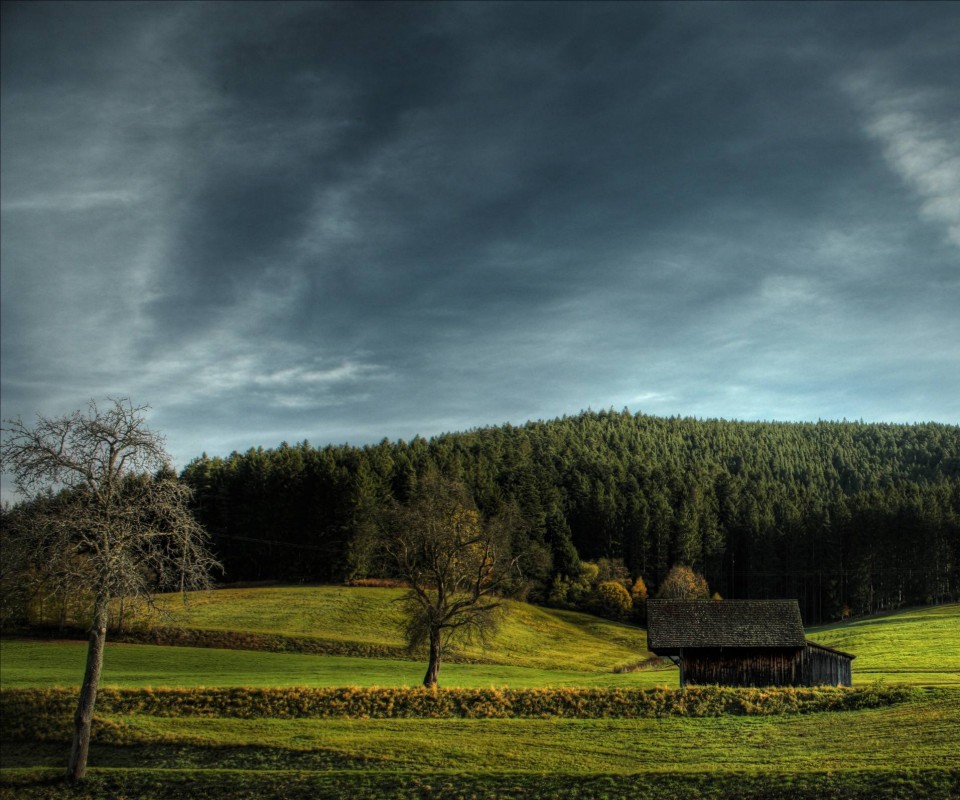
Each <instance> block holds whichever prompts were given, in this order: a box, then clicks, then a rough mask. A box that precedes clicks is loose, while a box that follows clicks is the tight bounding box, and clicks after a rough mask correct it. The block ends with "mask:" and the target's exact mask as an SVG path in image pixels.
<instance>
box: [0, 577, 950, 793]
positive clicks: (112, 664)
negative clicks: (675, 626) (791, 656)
mask: <svg viewBox="0 0 960 800" xmlns="http://www.w3.org/2000/svg"><path fill="white" fill-rule="evenodd" d="M226 592H234V594H232V595H231V594H228V593H226ZM397 594H398V593H397V592H392V593H391V590H385V589H346V588H342V589H341V588H339V587H326V588H322V587H317V588H301V587H297V588H287V589H259V590H223V591H220V592H216V593H213V594H212V595H209V596H206V595H205V596H202V597H197V598H195V600H196V602H194V603H193V604H192V605H191V607H190V608H189V609H188V610H187V611H185V612H184V611H182V610H177V612H176V613H177V614H178V615H182V616H181V617H180V618H181V621H182V623H183V624H184V625H194V626H196V627H197V628H199V629H208V630H246V628H242V627H239V626H241V625H248V624H249V625H255V626H257V627H256V630H259V631H263V632H268V633H283V634H285V635H289V636H301V637H302V636H309V635H313V636H318V637H321V638H326V639H333V638H335V636H339V637H341V639H342V640H343V641H348V642H362V641H366V642H368V643H380V644H382V643H399V642H400V641H401V640H400V639H399V638H398V631H397V627H396V625H397V619H396V618H394V617H391V616H390V613H388V611H389V609H391V608H392V609H395V608H396V604H393V605H390V603H391V601H392V598H393V597H395V596H396V595H397ZM351 597H353V599H351ZM298 609H299V610H298ZM323 609H327V611H323ZM301 612H302V615H301ZM328 612H329V616H327V613H328ZM354 614H356V615H357V616H356V618H355V617H354V616H353V615H354ZM378 614H379V615H380V618H379V622H374V621H373V619H372V618H373V617H377V615H378ZM338 615H339V616H338ZM391 619H392V620H393V621H392V622H391ZM331 620H333V621H331ZM368 623H369V624H368ZM218 625H219V626H224V627H222V628H218V627H216V626H218ZM808 633H809V636H810V638H811V639H813V640H815V641H819V642H822V643H824V644H827V645H830V646H832V647H837V648H839V649H841V650H846V651H848V652H852V653H854V654H855V655H856V656H857V659H856V660H855V661H854V663H853V674H854V680H855V682H856V683H858V684H865V683H871V682H874V681H876V680H878V679H882V680H885V681H887V682H890V683H900V682H903V683H909V684H912V685H914V686H925V687H939V688H925V689H921V690H917V691H915V692H914V695H913V697H912V698H911V699H909V700H908V701H906V702H903V703H900V704H897V705H893V706H888V707H884V708H875V709H863V710H859V711H842V712H824V713H812V714H800V715H781V716H774V717H737V716H721V717H716V718H698V719H686V718H676V717H667V718H662V719H597V718H594V719H387V720H382V719H314V718H309V719H278V718H258V719H237V718H227V717H188V716H179V717H161V716H151V715H146V714H126V715H121V714H104V715H102V720H103V724H107V725H112V726H114V728H113V729H114V730H121V731H122V733H123V738H122V739H120V740H118V741H123V742H124V743H123V744H116V745H107V744H105V743H104V742H100V743H99V744H95V745H94V747H93V750H92V753H91V767H92V769H91V778H90V780H89V781H88V782H87V783H86V784H85V785H84V786H83V787H82V788H80V789H79V790H77V791H74V790H72V789H71V790H68V789H66V788H65V787H64V786H63V785H62V784H61V783H60V782H59V779H58V776H59V774H60V773H61V772H62V769H63V762H64V759H65V757H66V746H65V745H64V744H62V743H61V744H58V743H48V742H39V741H19V742H18V741H4V742H3V748H2V762H0V766H2V767H3V770H2V774H0V797H2V798H7V797H9V798H13V797H17V798H20V797H27V798H58V799H59V798H63V797H90V798H93V797H115V798H123V797H138V798H144V800H149V798H157V799H158V800H159V798H175V797H181V796H206V797H208V798H209V800H219V798H227V797H229V798H259V797H283V798H290V800H294V799H297V800H299V798H310V799H311V800H315V799H316V798H328V797H329V798H350V800H366V798H377V800H380V799H381V798H385V797H391V798H437V797H443V798H451V800H453V799H454V798H455V799H456V800H466V799H467V798H471V797H511V798H513V797H516V798H520V797H524V798H528V797H529V798H538V800H546V798H555V797H556V798H560V797H563V798H578V800H579V799H581V798H588V797H590V798H603V797H606V798H609V800H613V798H627V797H629V798H631V800H638V799H639V800H645V799H646V798H650V800H652V799H653V798H655V797H656V798H659V797H664V796H670V797H673V798H675V799H676V800H686V799H687V798H689V799H690V800H693V798H698V800H719V799H720V798H724V797H741V798H749V799H750V800H787V799H788V798H789V799H790V800H796V799H797V798H800V800H813V798H821V797H822V798H836V799H837V800H841V799H842V800H861V799H862V800H866V798H901V797H902V798H907V797H909V798H913V797H924V798H936V800H941V798H942V800H947V798H953V797H957V796H960V755H958V752H960V751H958V748H957V740H958V738H957V731H958V730H960V605H957V604H954V605H950V606H941V607H938V608H925V609H916V610H907V611H904V612H900V613H897V614H891V615H887V616H884V617H873V618H870V619H864V620H858V621H854V622H848V623H843V624H839V625H831V626H825V627H821V628H817V629H813V630H811V631H809V632H808ZM645 644H646V642H645V638H644V637H643V632H642V631H638V630H637V629H635V628H631V627H630V626H622V625H614V624H613V623H606V622H603V621H600V620H595V619H594V618H591V617H585V616H584V615H578V614H571V613H567V612H557V611H549V610H544V609H535V608H533V607H525V606H521V605H519V604H515V605H514V606H513V607H511V609H510V614H509V615H508V617H507V621H506V624H505V625H504V627H503V628H502V629H501V631H500V633H499V634H498V637H497V639H495V640H494V641H493V642H492V643H491V644H490V645H488V646H487V647H486V648H483V647H481V646H480V645H472V646H471V647H473V648H476V649H475V650H473V651H469V648H468V651H469V652H473V653H474V654H480V656H481V657H483V658H484V659H487V660H494V661H499V662H501V663H499V664H450V663H447V664H444V666H443V669H442V671H441V682H442V684H443V685H445V686H461V687H489V686H510V687H512V688H525V687H548V686H583V687H617V686H639V687H648V686H654V685H669V686H675V685H676V683H677V675H676V672H675V670H672V669H670V670H667V671H662V672H652V671H642V672H636V673H628V674H614V673H613V672H612V671H611V670H612V667H613V666H614V665H616V664H619V663H627V662H630V661H637V660H638V659H639V658H642V657H643V656H644V655H645V654H646V650H645ZM84 646H85V645H84V643H82V642H49V641H48V642H42V641H35V640H33V641H26V640H6V641H3V642H0V659H2V671H0V685H2V687H3V688H4V689H7V688H12V687H27V686H39V687H49V686H52V685H56V684H62V685H76V684H77V683H78V682H79V678H80V675H81V674H82V663H83V655H84ZM504 662H506V663H504ZM424 668H425V664H423V663H419V662H413V661H390V660H386V659H360V658H348V657H335V656H311V655H292V654H290V655H286V654H280V653H268V652H256V651H229V650H216V649H197V648H172V647H157V646H147V645H120V644H113V645H109V646H108V649H107V654H106V663H105V672H104V682H105V683H106V684H107V685H112V686H117V687H121V686H126V687H145V686H154V687H157V686H178V685H179V686H196V685H206V686H211V687H215V686H222V687H229V686H238V685H244V686H296V685H304V686H315V687H322V686H342V685H355V686H370V685H379V686H401V685H409V686H415V685H417V684H418V683H419V681H420V678H421V676H422V672H423V670H424ZM104 741H106V740H104Z"/></svg>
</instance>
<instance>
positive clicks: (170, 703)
mask: <svg viewBox="0 0 960 800" xmlns="http://www.w3.org/2000/svg"><path fill="white" fill-rule="evenodd" d="M913 695H914V690H912V689H909V688H907V687H897V686H891V687H887V686H881V685H876V686H873V687H866V688H856V689H840V688H782V689H734V688H729V687H718V686H688V687H686V688H683V689H492V688H491V689H437V690H434V691H431V690H427V689H422V688H417V689H408V688H389V689H378V688H349V687H347V688H322V689H311V688H299V687H292V688H278V689H272V688H267V689H264V688H236V689H232V688H227V689H206V688H192V689H101V690H100V693H99V695H98V698H97V711H98V713H99V714H103V715H110V714H112V715H126V714H148V715H153V716H209V717H235V718H245V719H246V718H257V717H271V718H287V719H289V718H298V717H314V718H354V719H357V718H360V719H400V718H465V719H471V718H486V719H507V718H522V717H526V718H537V717H563V718H569V719H596V718H626V719H629V718H641V717H647V718H649V717H658V718H659V717H668V716H681V717H715V716H720V715H722V714H738V715H744V714H747V715H771V714H798V713H810V712H815V711H850V710H855V709H863V708H877V707H880V706H885V705H890V704H893V703H896V702H900V701H903V700H906V699H908V698H910V697H912V696H913ZM75 704H76V692H75V691H74V690H69V689H60V688H57V689H15V690H7V691H3V692H0V712H2V717H3V732H4V735H5V736H6V735H11V736H17V734H16V733H14V732H15V731H17V730H18V729H20V728H22V727H23V728H24V730H26V729H29V730H35V729H36V724H37V722H38V721H40V720H51V721H53V720H63V719H64V718H65V717H69V716H70V714H71V713H72V712H73V711H74V708H75ZM24 726H25V727H24ZM41 727H43V726H42V725H41Z"/></svg>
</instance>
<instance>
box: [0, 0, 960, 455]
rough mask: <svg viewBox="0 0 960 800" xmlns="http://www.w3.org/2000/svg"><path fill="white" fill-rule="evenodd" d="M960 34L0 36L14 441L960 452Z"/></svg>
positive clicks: (134, 6)
mask: <svg viewBox="0 0 960 800" xmlns="http://www.w3.org/2000/svg"><path fill="white" fill-rule="evenodd" d="M958 42H960V3H956V2H953V3H948V2H944V3H933V4H924V3H896V2H891V3H880V4H872V3H840V4H830V3H745V4H739V3H719V2H718V3H690V4H687V3H666V4H658V3H638V4H631V3H613V4H604V3H597V2H591V3H575V2H569V3H556V4H555V3H549V2H543V3H531V4H527V3H520V2H516V3H505V4H500V3H495V2H482V3H478V4H474V3H429V4H418V3H387V4H384V5H379V4H376V3H366V2H365V3H359V4H350V3H320V2H317V3H307V4H300V3H292V2H290V3H287V2H272V3H267V4H258V3H230V2H215V3H203V2H183V3H163V2H151V3H131V4H125V3H121V2H109V3H84V2H73V3H50V4H47V3H41V2H29V3H9V4H4V5H3V11H2V51H0V57H2V71H0V80H2V117H0V126H2V130H0V133H2V139H0V149H2V151H0V159H2V160H0V178H2V186H0V213H2V228H0V246H2V252H0V280H2V286H0V297H2V316H0V319H2V337H0V347H2V353H0V356H2V357H0V386H2V398H0V399H2V412H3V417H4V418H5V419H9V418H16V417H18V416H20V417H22V418H23V419H24V420H25V421H28V420H32V419H35V415H36V414H43V415H48V416H58V415H62V414H66V413H68V412H71V411H73V410H75V409H79V408H84V407H85V406H86V404H87V402H88V401H89V400H90V399H98V400H102V399H103V398H106V397H129V398H131V399H132V400H133V401H134V402H135V403H137V404H142V403H145V404H149V405H150V406H151V410H150V412H149V421H150V425H151V427H152V428H154V429H155V430H158V431H160V432H161V433H163V434H164V435H165V436H166V441H167V448H168V450H169V451H170V453H171V455H172V457H173V460H174V462H175V464H176V465H177V466H180V467H182V466H184V465H185V464H186V463H188V462H189V461H190V460H191V459H192V458H195V457H197V456H199V455H200V454H201V453H202V452H207V453H209V454H210V455H226V454H228V453H229V452H231V451H232V450H239V451H244V450H246V449H248V448H249V447H256V446H261V445H262V446H264V447H275V446H277V445H278V444H280V442H282V441H287V442H290V443H294V442H300V441H303V440H304V439H307V440H309V441H310V442H311V443H312V444H314V445H317V446H321V445H324V444H327V443H344V442H349V443H351V444H365V443H370V442H376V441H380V440H381V439H383V438H385V437H386V438H388V439H391V440H393V439H398V438H403V439H408V440H409V439H410V438H412V437H414V436H415V435H418V434H419V435H422V436H427V437H429V436H431V435H434V434H437V433H440V432H444V431H454V430H466V429H470V428H475V427H483V426H487V425H499V424H502V423H505V422H511V423H515V424H519V423H523V422H525V421H527V420H530V419H550V418H554V417H558V416H562V415H564V414H568V415H569V414H577V413H579V412H580V411H581V410H585V409H588V408H592V409H594V410H599V409H606V408H614V409H616V410H618V411H619V410H620V409H622V408H624V407H626V408H629V409H630V410H631V411H633V412H643V413H648V414H655V415H659V416H671V415H680V416H695V417H700V418H713V417H723V418H726V419H742V420H754V419H764V420H809V421H815V420H818V419H830V420H833V419H851V420H856V419H863V420H865V421H868V422H874V421H889V422H915V421H931V420H932V421H939V422H946V423H951V424H957V423H960V46H958V44H957V43H958Z"/></svg>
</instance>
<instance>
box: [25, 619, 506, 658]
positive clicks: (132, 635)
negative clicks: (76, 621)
mask: <svg viewBox="0 0 960 800" xmlns="http://www.w3.org/2000/svg"><path fill="white" fill-rule="evenodd" d="M8 633H9V634H10V635H19V636H27V637H31V638H32V637H37V638H51V639H52V638H56V639H76V640H86V639H87V636H88V634H87V632H86V631H83V630H81V629H79V628H60V627H54V626H32V627H30V628H27V629H18V630H16V631H12V632H8ZM108 639H109V641H111V642H123V643H125V644H156V645H166V646H168V647H212V648H219V649H223V650H261V651H266V652H270V653H302V654H307V655H321V656H354V657H357V658H390V659H395V660H398V661H421V660H423V658H424V657H425V656H424V654H423V653H420V652H411V651H410V650H409V649H408V648H406V647H404V646H403V645H389V644H363V643H360V642H344V641H338V640H336V639H318V638H314V637H311V636H282V635H280V634H272V633H253V632H250V631H221V630H207V629H203V628H173V627H165V626H155V627H149V628H134V629H132V630H124V631H111V632H110V634H109V636H108ZM444 660H445V661H446V662H447V663H449V664H486V663H496V662H493V661H489V660H483V659H476V658H469V657H467V656H464V655H462V654H460V653H457V652H456V651H453V652H451V653H449V654H446V655H445V656H444Z"/></svg>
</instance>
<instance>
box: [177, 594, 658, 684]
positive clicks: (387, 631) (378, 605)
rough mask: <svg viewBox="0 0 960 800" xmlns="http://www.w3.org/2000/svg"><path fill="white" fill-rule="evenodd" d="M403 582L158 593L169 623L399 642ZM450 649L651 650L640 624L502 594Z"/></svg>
mask: <svg viewBox="0 0 960 800" xmlns="http://www.w3.org/2000/svg"><path fill="white" fill-rule="evenodd" d="M403 594H404V592H403V590H401V589H374V588H361V587H346V586H307V587H301V586H296V587H292V586H284V587H270V588H258V589H220V590H217V591H213V592H203V593H193V594H191V595H190V596H189V598H188V600H189V602H188V603H187V604H186V605H185V604H184V602H183V600H182V599H181V597H180V595H172V596H167V597H164V598H163V599H162V604H163V606H164V607H165V608H166V609H167V610H168V611H169V612H170V614H171V618H170V620H169V622H168V623H165V624H171V625H175V626H179V627H183V628H187V629H200V630H210V631H249V632H252V633H261V634H273V635H275V634H280V635H284V636H289V637H297V638H304V637H306V638H309V637H313V638H316V639H320V640H324V641H332V642H342V643H344V644H346V645H351V644H353V645H357V646H364V645H374V646H382V647H387V648H396V649H398V650H399V649H402V648H403V647H404V644H405V642H404V636H403V629H404V625H403V613H402V609H401V607H400V603H399V602H398V601H399V600H400V598H401V597H402V596H403ZM453 654H455V655H457V656H460V657H461V658H463V659H469V660H473V661H480V662H484V663H489V664H504V665H509V666H521V667H535V668H540V669H555V668H557V667H558V666H561V665H562V668H563V669H568V670H574V671H578V670H579V671H596V670H600V671H610V670H612V669H613V667H614V666H616V665H619V664H626V663H634V662H637V661H640V660H643V659H646V658H651V657H652V654H651V653H649V652H648V651H647V638H646V632H645V631H643V630H641V629H640V628H637V627H635V626H632V625H621V624H618V623H616V622H610V621H608V620H602V619H598V618H597V617H593V616H591V615H589V614H580V613H577V612H573V611H560V610H557V609H547V608H540V607H538V606H532V605H529V604H527V603H516V602H512V601H508V602H507V603H506V604H505V613H504V615H503V618H502V621H501V624H500V626H499V628H498V630H497V631H496V633H495V634H494V635H493V636H492V637H491V639H490V640H489V641H487V642H469V643H465V644H457V645H455V647H454V648H453Z"/></svg>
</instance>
